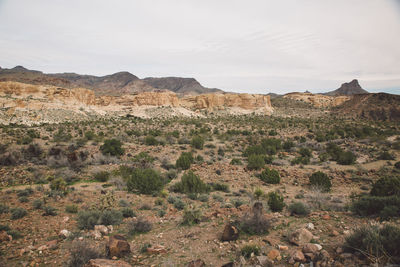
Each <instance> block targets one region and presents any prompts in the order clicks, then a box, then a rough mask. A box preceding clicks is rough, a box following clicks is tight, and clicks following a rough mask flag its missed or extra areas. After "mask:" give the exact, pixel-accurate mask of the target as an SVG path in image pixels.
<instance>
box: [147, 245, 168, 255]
mask: <svg viewBox="0 0 400 267" xmlns="http://www.w3.org/2000/svg"><path fill="white" fill-rule="evenodd" d="M147 253H149V254H162V253H167V250H166V249H165V247H164V246H154V247H150V248H147Z"/></svg>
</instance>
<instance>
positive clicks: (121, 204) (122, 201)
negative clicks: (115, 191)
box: [118, 199, 131, 207]
mask: <svg viewBox="0 0 400 267" xmlns="http://www.w3.org/2000/svg"><path fill="white" fill-rule="evenodd" d="M118 205H119V206H120V207H129V206H130V205H131V204H129V202H128V201H127V200H125V199H120V200H119V202H118Z"/></svg>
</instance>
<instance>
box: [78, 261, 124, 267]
mask: <svg viewBox="0 0 400 267" xmlns="http://www.w3.org/2000/svg"><path fill="white" fill-rule="evenodd" d="M84 267H132V265H130V264H129V263H127V262H125V261H122V260H118V261H114V260H107V259H92V260H90V261H89V262H88V263H87V264H86V265H85V266H84Z"/></svg>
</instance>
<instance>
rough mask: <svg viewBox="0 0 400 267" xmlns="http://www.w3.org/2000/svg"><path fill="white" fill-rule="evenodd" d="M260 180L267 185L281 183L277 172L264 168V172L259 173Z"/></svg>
mask: <svg viewBox="0 0 400 267" xmlns="http://www.w3.org/2000/svg"><path fill="white" fill-rule="evenodd" d="M260 179H261V180H262V181H264V182H266V183H267V184H279V183H280V181H281V177H280V175H279V172H278V171H277V170H275V169H269V168H265V170H264V171H263V172H261V174H260Z"/></svg>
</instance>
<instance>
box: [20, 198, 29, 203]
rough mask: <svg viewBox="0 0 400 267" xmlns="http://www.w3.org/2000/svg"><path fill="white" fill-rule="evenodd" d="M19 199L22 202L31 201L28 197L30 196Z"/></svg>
mask: <svg viewBox="0 0 400 267" xmlns="http://www.w3.org/2000/svg"><path fill="white" fill-rule="evenodd" d="M18 200H19V202H21V203H26V202H29V198H28V197H20V198H18Z"/></svg>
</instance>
